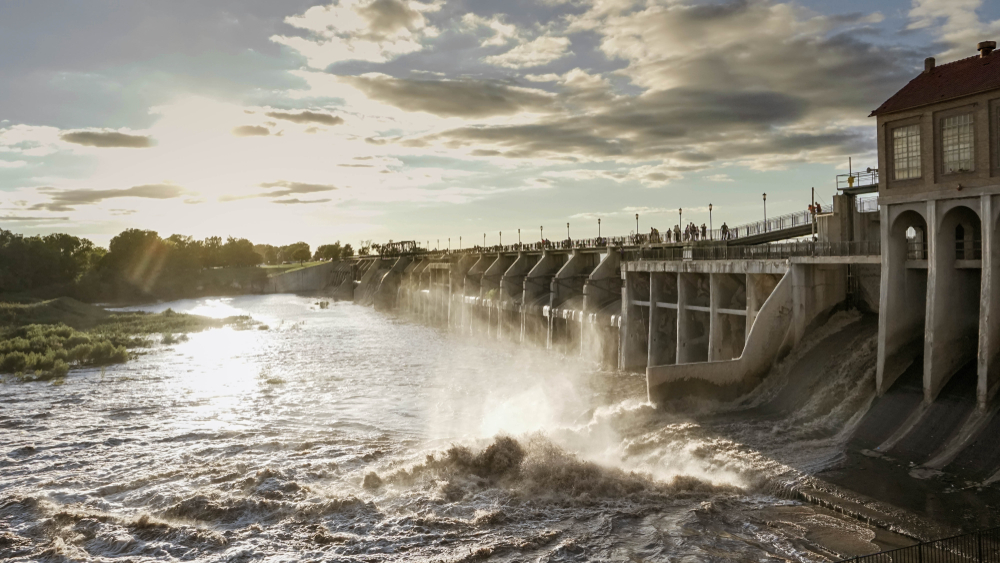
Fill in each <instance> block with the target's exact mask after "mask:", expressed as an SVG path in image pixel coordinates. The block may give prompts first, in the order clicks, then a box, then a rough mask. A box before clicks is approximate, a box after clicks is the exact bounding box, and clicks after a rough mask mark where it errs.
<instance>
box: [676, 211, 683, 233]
mask: <svg viewBox="0 0 1000 563" xmlns="http://www.w3.org/2000/svg"><path fill="white" fill-rule="evenodd" d="M677 228H679V229H683V228H684V209H683V208H681V207H678V208H677Z"/></svg>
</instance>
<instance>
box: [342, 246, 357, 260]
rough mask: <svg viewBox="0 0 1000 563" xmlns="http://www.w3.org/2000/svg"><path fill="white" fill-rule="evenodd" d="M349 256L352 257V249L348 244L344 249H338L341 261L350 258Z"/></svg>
mask: <svg viewBox="0 0 1000 563" xmlns="http://www.w3.org/2000/svg"><path fill="white" fill-rule="evenodd" d="M351 256H354V249H353V248H351V245H350V243H348V244H345V245H344V248H341V249H340V259H341V260H346V259H348V258H350V257H351Z"/></svg>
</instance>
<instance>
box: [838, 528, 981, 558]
mask: <svg viewBox="0 0 1000 563" xmlns="http://www.w3.org/2000/svg"><path fill="white" fill-rule="evenodd" d="M847 561H857V562H859V563H959V562H961V563H995V562H996V563H1000V528H992V529H989V530H981V531H978V532H973V533H971V534H962V535H960V536H953V537H950V538H944V539H940V540H934V541H930V542H924V543H918V544H917V545H911V546H909V547H902V548H899V549H893V550H889V551H881V552H879V553H873V554H871V555H859V556H858V557H855V558H853V559H844V560H843V562H847Z"/></svg>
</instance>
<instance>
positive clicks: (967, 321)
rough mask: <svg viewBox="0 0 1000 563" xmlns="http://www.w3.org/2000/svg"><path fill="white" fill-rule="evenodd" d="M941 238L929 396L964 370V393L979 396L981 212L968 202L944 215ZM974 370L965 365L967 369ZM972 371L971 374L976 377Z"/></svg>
mask: <svg viewBox="0 0 1000 563" xmlns="http://www.w3.org/2000/svg"><path fill="white" fill-rule="evenodd" d="M940 221H941V223H940V229H939V230H938V233H937V235H936V237H935V239H936V240H935V241H934V244H935V248H934V253H933V254H934V260H933V262H934V263H933V264H931V265H930V267H932V268H934V275H933V277H932V278H933V287H932V288H931V291H932V292H933V294H932V297H931V301H932V303H933V310H932V311H931V315H930V319H931V323H932V324H931V326H929V327H928V334H927V342H928V343H929V346H930V349H929V354H928V358H929V360H930V365H929V366H927V369H926V371H925V376H924V378H925V382H924V392H925V398H927V399H933V398H935V397H937V395H938V394H939V393H940V392H941V390H942V389H943V388H944V386H945V384H947V383H948V382H949V380H951V379H952V376H954V375H955V374H956V373H959V372H960V371H961V379H962V381H958V380H957V379H956V381H955V382H954V385H952V386H950V387H955V386H961V387H962V394H963V395H966V394H972V395H974V394H975V391H974V390H975V380H976V377H975V373H976V369H975V363H974V362H975V360H976V358H977V352H978V348H979V303H980V293H981V283H982V269H981V268H982V266H981V258H982V245H981V243H982V234H981V233H982V225H981V222H980V219H979V214H978V213H977V212H976V211H975V210H973V209H971V208H969V207H966V206H964V205H962V206H957V207H953V208H952V209H950V210H948V211H947V212H945V213H944V215H943V216H942V217H941V219H940ZM967 366H968V368H969V369H963V368H965V367H967ZM970 374H971V375H970Z"/></svg>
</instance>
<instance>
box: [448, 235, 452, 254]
mask: <svg viewBox="0 0 1000 563" xmlns="http://www.w3.org/2000/svg"><path fill="white" fill-rule="evenodd" d="M448 252H451V237H448Z"/></svg>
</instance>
